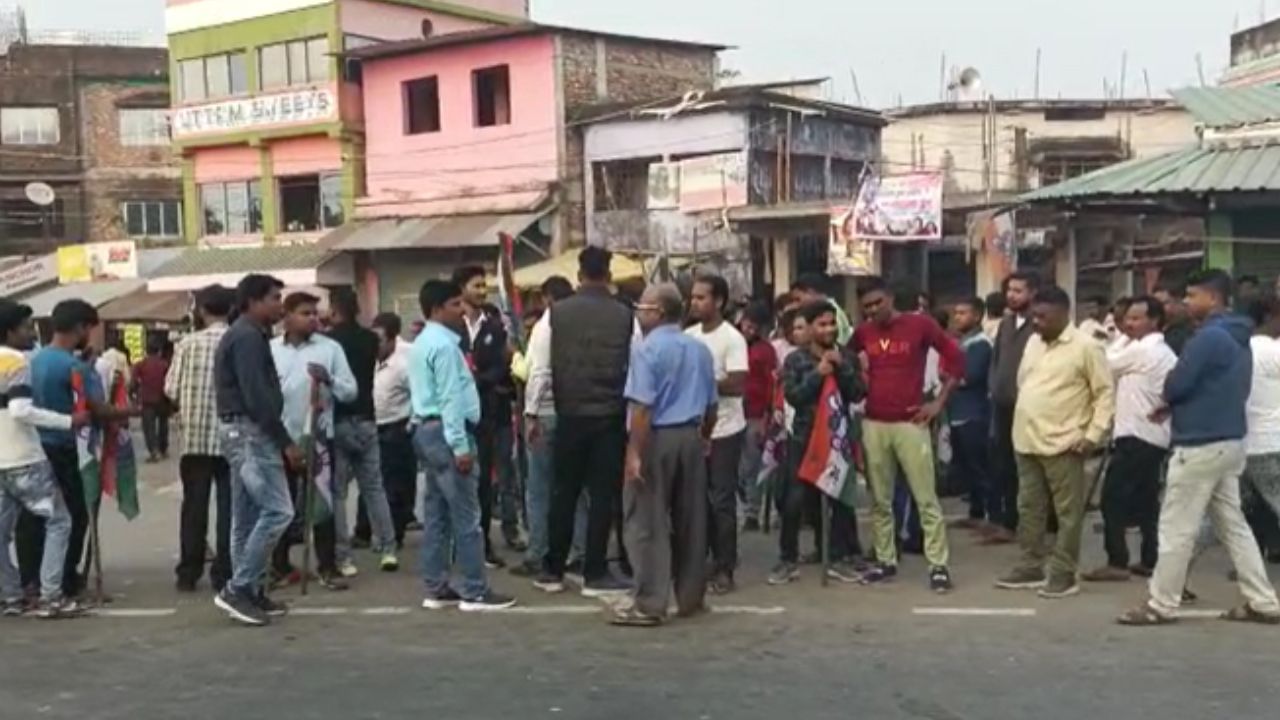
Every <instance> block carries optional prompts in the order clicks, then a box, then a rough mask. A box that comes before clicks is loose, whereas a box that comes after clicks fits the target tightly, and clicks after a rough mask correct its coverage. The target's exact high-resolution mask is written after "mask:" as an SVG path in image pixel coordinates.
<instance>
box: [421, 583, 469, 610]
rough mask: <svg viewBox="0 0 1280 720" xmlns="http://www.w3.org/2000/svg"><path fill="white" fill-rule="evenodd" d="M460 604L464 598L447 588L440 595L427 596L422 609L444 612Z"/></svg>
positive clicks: (423, 599) (423, 600)
mask: <svg viewBox="0 0 1280 720" xmlns="http://www.w3.org/2000/svg"><path fill="white" fill-rule="evenodd" d="M460 602H462V596H461V595H459V594H458V593H457V591H455V590H454V589H453V588H451V587H446V588H445V589H444V592H441V593H439V594H438V595H427V596H426V597H424V598H422V607H423V608H425V609H427V610H444V609H446V608H451V607H456V606H457V605H458V603H460Z"/></svg>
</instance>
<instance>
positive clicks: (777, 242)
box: [768, 238, 795, 294]
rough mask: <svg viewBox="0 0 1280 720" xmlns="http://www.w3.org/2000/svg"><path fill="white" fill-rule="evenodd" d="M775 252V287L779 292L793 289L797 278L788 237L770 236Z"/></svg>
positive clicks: (773, 251)
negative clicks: (792, 284)
mask: <svg viewBox="0 0 1280 720" xmlns="http://www.w3.org/2000/svg"><path fill="white" fill-rule="evenodd" d="M768 242H769V245H770V249H771V251H772V253H773V287H774V289H775V291H776V292H778V293H779V294H781V293H783V292H786V291H787V290H790V289H791V283H792V282H793V281H794V280H795V269H794V265H795V263H793V262H792V260H791V251H792V245H791V242H790V241H789V240H788V239H787V238H769V241H768Z"/></svg>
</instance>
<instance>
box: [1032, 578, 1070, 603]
mask: <svg viewBox="0 0 1280 720" xmlns="http://www.w3.org/2000/svg"><path fill="white" fill-rule="evenodd" d="M1036 594H1037V595H1039V596H1040V597H1042V598H1044V599H1046V600H1061V599H1063V598H1069V597H1071V596H1072V595H1079V594H1080V581H1078V580H1076V576H1075V574H1074V573H1072V574H1070V575H1054V576H1052V577H1050V578H1049V582H1048V583H1046V584H1045V586H1044V587H1042V588H1040V592H1038V593H1036Z"/></svg>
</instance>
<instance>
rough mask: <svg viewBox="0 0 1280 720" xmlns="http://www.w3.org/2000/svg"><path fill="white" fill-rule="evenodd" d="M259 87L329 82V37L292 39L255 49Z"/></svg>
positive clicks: (272, 87) (269, 88) (270, 88)
mask: <svg viewBox="0 0 1280 720" xmlns="http://www.w3.org/2000/svg"><path fill="white" fill-rule="evenodd" d="M258 74H259V76H260V77H261V78H262V89H263V90H272V89H275V88H281V87H289V86H291V85H312V84H315V83H323V82H328V81H329V40H328V39H327V38H312V39H310V40H294V41H292V42H287V43H279V44H276V45H266V46H263V47H261V48H258Z"/></svg>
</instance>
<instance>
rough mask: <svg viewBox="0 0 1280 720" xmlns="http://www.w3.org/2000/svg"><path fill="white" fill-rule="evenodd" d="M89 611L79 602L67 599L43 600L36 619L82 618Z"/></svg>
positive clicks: (37, 609) (38, 607)
mask: <svg viewBox="0 0 1280 720" xmlns="http://www.w3.org/2000/svg"><path fill="white" fill-rule="evenodd" d="M88 611H89V609H88V608H87V607H85V606H84V605H82V604H81V603H80V602H79V601H77V600H73V599H71V598H65V597H64V598H58V599H56V600H41V601H40V604H39V605H36V617H38V618H40V619H42V620H63V619H66V618H73V617H80V616H81V615H84V614H85V613H86V612H88Z"/></svg>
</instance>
